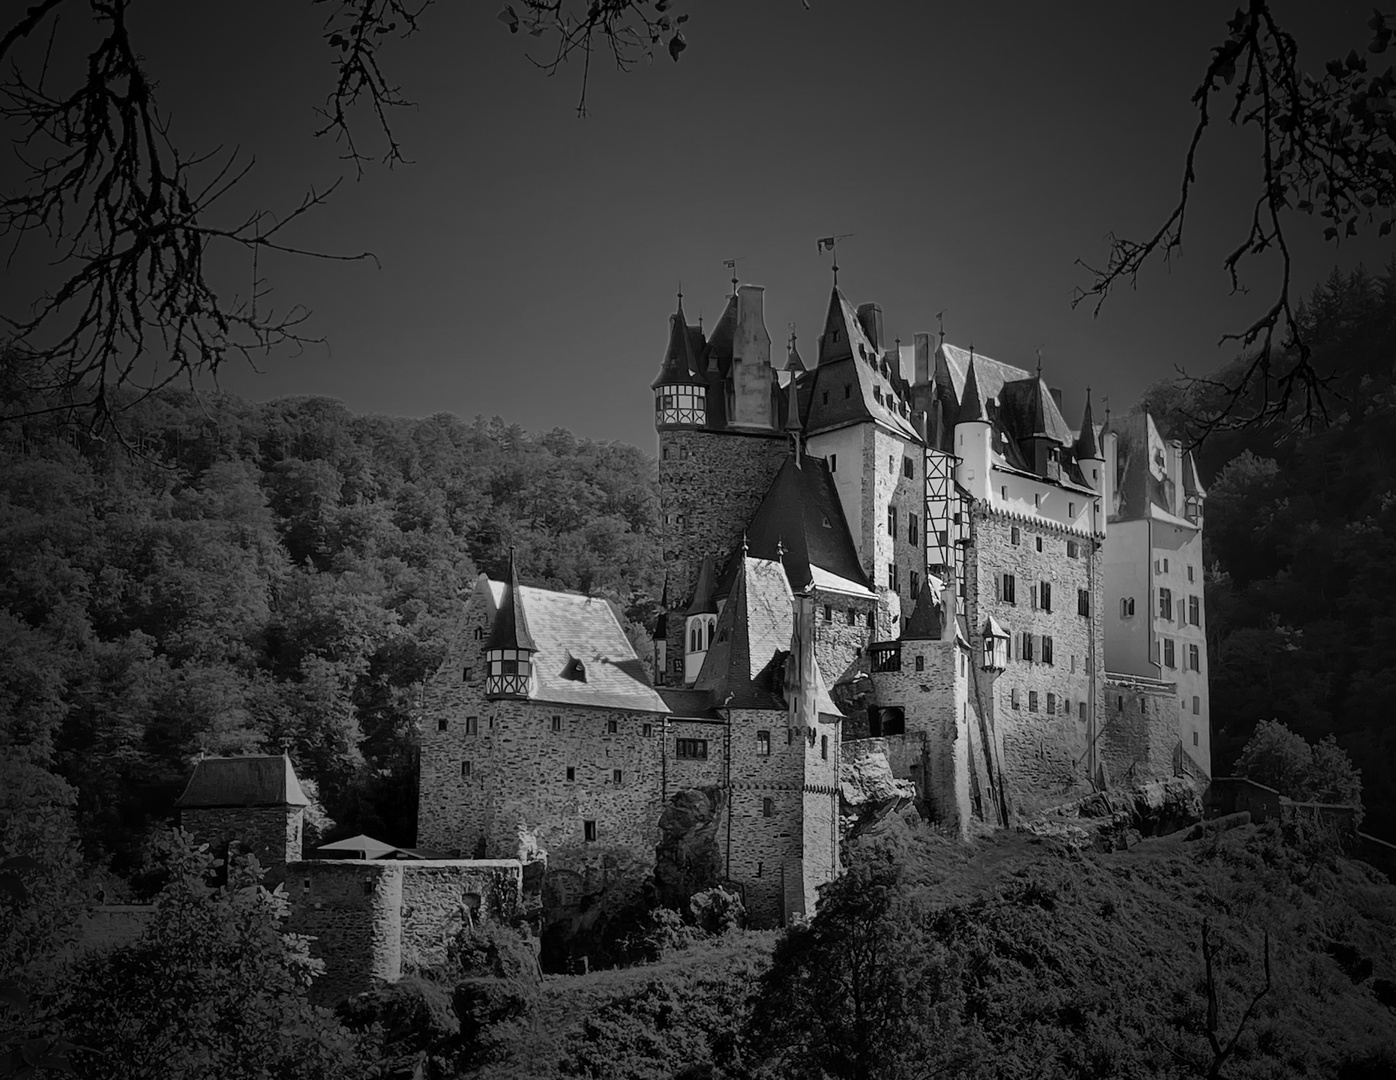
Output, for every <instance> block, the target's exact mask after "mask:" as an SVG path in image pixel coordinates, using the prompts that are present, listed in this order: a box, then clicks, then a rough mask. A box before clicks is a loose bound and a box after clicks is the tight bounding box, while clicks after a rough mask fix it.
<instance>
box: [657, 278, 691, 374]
mask: <svg viewBox="0 0 1396 1080" xmlns="http://www.w3.org/2000/svg"><path fill="white" fill-rule="evenodd" d="M697 369H698V363H697V360H696V359H695V357H694V355H693V339H692V337H690V336H689V332H688V321H687V319H685V318H684V313H683V293H679V306H678V310H677V311H675V312H674V314H672V315H670V316H669V348H668V349H666V350H665V352H664V363H663V364H661V365H660V368H659V374H658V375H656V376H655V379H654V382H652V383H650V389H652V390H653V389H655V388H657V387H660V386H664V385H666V384H674V383H693V382H696V380H695V378H694V376H693V374H692V373H693V372H694V371H696V370H697Z"/></svg>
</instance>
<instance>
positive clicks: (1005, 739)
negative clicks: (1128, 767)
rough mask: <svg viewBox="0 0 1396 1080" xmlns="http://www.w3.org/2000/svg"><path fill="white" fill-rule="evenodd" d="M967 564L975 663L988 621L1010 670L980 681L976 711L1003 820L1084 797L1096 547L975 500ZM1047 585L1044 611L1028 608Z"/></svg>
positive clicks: (1094, 678)
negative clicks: (999, 634) (1084, 595)
mask: <svg viewBox="0 0 1396 1080" xmlns="http://www.w3.org/2000/svg"><path fill="white" fill-rule="evenodd" d="M1015 529H1016V530H1017V534H1018V543H1017V544H1014V543H1013V542H1012V541H1013V531H1014V530H1015ZM1039 541H1040V542H1041V545H1042V550H1040V551H1039V550H1038V543H1039ZM1069 542H1070V543H1074V544H1075V545H1076V550H1077V556H1076V557H1075V558H1072V557H1071V556H1069V555H1068V553H1067V545H1068V543H1069ZM966 557H967V581H966V587H967V593H968V596H967V608H966V621H967V622H968V623H969V629H970V632H971V646H972V655H973V657H974V660H975V662H976V663H978V662H980V661H981V659H982V656H983V636H982V632H983V629H984V624H985V622H986V620H987V618H988V617H989V616H990V615H992V616H993V617H994V618H995V619H996V620H997V621H998V622H999V624H1000V625H1001V626H1002V627H1003V628H1004V629H1005V630H1007V631H1008V632H1009V635H1010V646H1011V650H1010V659H1009V661H1008V666H1007V669H1006V670H1005V671H1003V672H1002V673H1001V674H999V675H997V677H993V678H985V679H980V686H979V689H980V691H981V697H986V698H987V700H984V701H983V704H984V707H985V708H986V709H987V710H988V714H989V716H988V718H989V724H988V728H989V729H990V735H991V741H992V740H997V745H998V748H999V750H998V753H999V755H1000V761H999V763H998V770H999V772H1000V773H1001V775H1000V777H999V783H1000V784H1001V786H1002V790H1003V796H1004V799H1005V801H1006V803H1007V806H1008V810H1009V814H1010V816H1011V817H1018V816H1022V815H1031V814H1033V813H1035V812H1037V811H1038V810H1041V809H1044V808H1046V807H1049V806H1053V805H1057V804H1059V803H1061V802H1063V801H1065V800H1067V799H1070V798H1072V797H1074V796H1078V795H1081V794H1085V793H1087V792H1089V791H1090V790H1091V782H1090V762H1091V760H1092V756H1091V752H1090V748H1089V747H1090V739H1089V736H1088V732H1089V731H1090V730H1091V727H1092V723H1093V720H1094V721H1097V722H1098V720H1099V719H1100V716H1101V714H1100V711H1099V703H1100V702H1101V699H1102V695H1103V692H1104V687H1103V682H1104V669H1103V665H1102V659H1103V645H1104V641H1103V633H1102V621H1101V612H1102V602H1103V581H1102V577H1103V575H1102V573H1101V567H1100V565H1099V559H1100V555H1099V551H1098V545H1097V544H1096V542H1095V540H1094V539H1093V538H1092V537H1090V536H1087V535H1086V534H1084V533H1080V532H1077V531H1074V530H1072V529H1069V528H1067V527H1065V526H1063V525H1059V524H1056V523H1053V522H1050V521H1047V520H1045V519H1041V518H1035V517H1032V516H1031V515H1023V514H1012V513H1005V512H1002V511H998V510H994V509H991V508H989V507H988V506H987V505H986V504H984V503H982V502H981V503H976V504H975V506H974V509H973V513H972V516H971V535H970V545H969V548H968V550H967V553H966ZM1005 573H1008V574H1012V575H1013V576H1014V583H1015V584H1014V593H1015V596H1014V600H1013V601H1011V602H1010V601H1009V600H1007V599H1001V598H1000V593H1001V585H1000V584H998V583H999V582H1000V580H1001V577H1002V575H1003V574H1005ZM1044 581H1046V582H1049V583H1050V584H1051V587H1052V609H1051V611H1046V610H1043V608H1042V607H1041V605H1040V603H1039V604H1036V605H1035V604H1034V602H1033V590H1034V587H1037V588H1038V589H1040V587H1041V583H1042V582H1044ZM1079 589H1086V590H1087V591H1088V593H1089V596H1090V612H1091V614H1090V616H1089V617H1085V616H1082V615H1080V614H1078V607H1077V604H1078V597H1077V592H1078V590H1079ZM1039 595H1040V593H1039ZM1024 633H1028V634H1031V635H1032V636H1033V657H1032V659H1030V660H1029V659H1027V658H1026V656H1025V655H1024V648H1023V635H1024ZM1044 635H1045V636H1050V637H1051V639H1052V646H1053V659H1052V663H1050V664H1048V663H1045V662H1044V661H1043V652H1042V638H1043V636H1044ZM1093 686H1094V692H1092V687H1093ZM986 692H987V693H986ZM1015 692H1016V705H1015ZM1049 695H1051V697H1050V698H1049ZM1049 710H1050V711H1049ZM1093 714H1094V716H1093ZM990 749H991V750H992V749H993V747H992V746H991V747H990Z"/></svg>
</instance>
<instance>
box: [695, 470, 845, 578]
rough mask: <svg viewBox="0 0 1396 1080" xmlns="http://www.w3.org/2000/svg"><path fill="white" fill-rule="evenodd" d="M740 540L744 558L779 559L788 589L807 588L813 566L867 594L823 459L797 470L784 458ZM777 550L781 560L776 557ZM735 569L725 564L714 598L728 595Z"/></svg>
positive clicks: (731, 565)
mask: <svg viewBox="0 0 1396 1080" xmlns="http://www.w3.org/2000/svg"><path fill="white" fill-rule="evenodd" d="M746 535H747V547H748V553H749V554H750V555H752V556H753V557H754V558H757V559H767V560H772V561H775V560H777V559H779V561H781V562H782V563H783V564H784V566H785V573H786V577H787V579H788V580H789V584H790V588H792V589H795V590H799V589H803V588H804V587H805V586H806V585H808V584H810V582H811V581H812V580H813V577H814V575H813V572H812V569H811V568H812V567H815V566H817V567H819V568H821V569H823V570H826V571H828V572H829V573H830V574H833V575H835V576H836V577H838V578H842V579H844V580H845V581H849V582H853V583H854V584H855V585H857V586H861V587H862V588H864V589H869V588H871V582H869V581H868V576H867V574H866V573H864V571H863V567H862V564H861V563H860V562H859V560H858V549H857V547H856V546H855V545H854V543H853V536H852V534H851V533H850V531H849V528H848V521H847V519H846V518H845V517H844V513H843V502H842V500H840V499H839V493H838V489H837V488H835V486H834V476H833V473H831V472H830V471H829V466H828V464H827V463H826V462H825V461H824V459H823V458H812V457H808V456H802V458H801V460H800V462H799V464H798V465H797V464H796V462H795V455H794V454H791V455H790V456H789V457H787V458H786V459H785V463H784V464H783V465H781V467H780V471H779V472H777V473H776V476H775V479H774V480H772V481H771V486H770V487H769V488H767V489H766V494H765V496H764V497H763V498H762V500H761V504H760V505H759V506H758V507H757V508H756V513H755V514H753V515H752V518H751V521H750V522H749V523H748V525H747V529H746ZM782 545H783V546H784V549H785V552H784V555H783V556H781V555H778V551H777V549H778V547H780V546H782ZM736 563H737V561H736V560H735V559H733V560H729V563H728V567H729V569H728V571H727V572H725V573H724V574H723V582H722V583H721V585H719V588H718V591H717V595H719V596H722V595H725V594H726V593H728V592H730V591H731V583H732V578H733V577H734V576H735V568H736ZM723 586H726V588H725V589H724V588H723Z"/></svg>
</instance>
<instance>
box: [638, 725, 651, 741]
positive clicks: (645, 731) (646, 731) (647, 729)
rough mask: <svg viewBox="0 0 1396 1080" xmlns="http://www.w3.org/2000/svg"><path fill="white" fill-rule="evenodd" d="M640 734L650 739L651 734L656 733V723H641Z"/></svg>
mask: <svg viewBox="0 0 1396 1080" xmlns="http://www.w3.org/2000/svg"><path fill="white" fill-rule="evenodd" d="M640 734H641V735H642V736H643V737H644V738H646V739H648V738H649V737H650V736H652V735H653V734H654V725H653V724H641V725H640Z"/></svg>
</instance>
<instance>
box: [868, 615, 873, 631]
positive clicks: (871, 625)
mask: <svg viewBox="0 0 1396 1080" xmlns="http://www.w3.org/2000/svg"><path fill="white" fill-rule="evenodd" d="M872 628H873V613H872V612H871V611H869V612H868V629H869V630H871V629H872Z"/></svg>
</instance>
